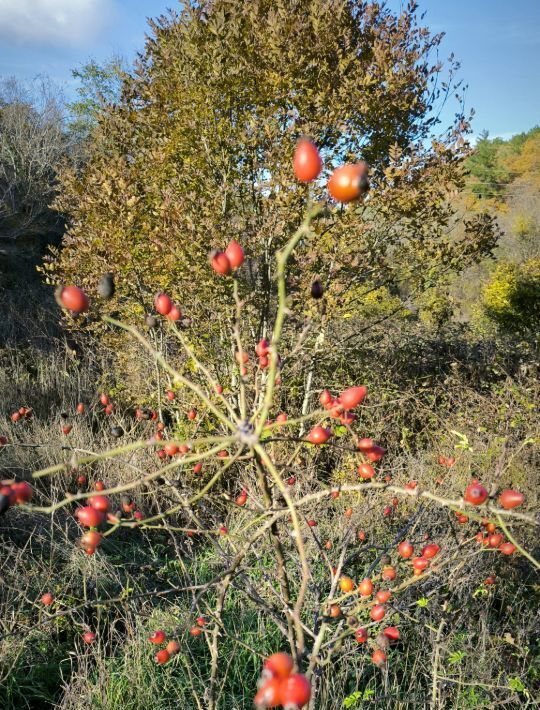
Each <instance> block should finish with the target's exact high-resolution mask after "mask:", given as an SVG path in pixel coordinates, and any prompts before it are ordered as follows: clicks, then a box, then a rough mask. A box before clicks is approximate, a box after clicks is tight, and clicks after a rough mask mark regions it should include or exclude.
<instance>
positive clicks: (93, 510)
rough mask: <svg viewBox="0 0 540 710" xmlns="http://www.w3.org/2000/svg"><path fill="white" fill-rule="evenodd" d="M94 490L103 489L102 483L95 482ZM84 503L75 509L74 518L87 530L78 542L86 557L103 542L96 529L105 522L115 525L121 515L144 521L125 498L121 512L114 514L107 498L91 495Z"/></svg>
mask: <svg viewBox="0 0 540 710" xmlns="http://www.w3.org/2000/svg"><path fill="white" fill-rule="evenodd" d="M96 489H97V490H103V489H104V484H103V482H102V481H97V482H96ZM86 503H87V504H86V505H84V506H81V507H79V508H77V509H76V511H75V517H76V518H77V520H78V521H79V523H80V524H81V525H82V526H83V527H85V528H89V530H87V531H86V532H85V533H84V534H83V535H82V537H81V538H80V540H79V544H80V546H81V547H82V548H83V549H84V550H85V552H86V554H88V555H93V554H94V552H95V551H96V548H97V547H98V546H99V545H100V544H101V542H102V541H103V535H102V534H101V533H100V532H99V531H98V528H99V527H101V526H102V525H103V523H104V522H105V521H107V522H109V523H111V524H113V525H114V524H117V523H119V522H120V519H121V518H122V517H123V514H125V515H131V516H132V517H133V519H134V520H138V521H140V520H144V515H143V514H142V513H141V512H140V511H139V510H135V503H134V502H133V501H132V500H131V499H130V498H128V497H127V496H122V500H121V510H118V511H117V512H116V513H112V512H111V500H110V498H108V497H107V496H104V495H99V494H98V495H93V496H90V497H89V498H87V499H86Z"/></svg>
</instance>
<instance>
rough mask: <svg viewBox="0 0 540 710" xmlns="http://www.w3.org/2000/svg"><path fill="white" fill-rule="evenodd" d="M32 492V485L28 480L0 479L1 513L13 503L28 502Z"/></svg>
mask: <svg viewBox="0 0 540 710" xmlns="http://www.w3.org/2000/svg"><path fill="white" fill-rule="evenodd" d="M32 494H33V490H32V486H31V485H30V484H29V483H27V482H26V481H0V515H3V514H4V513H5V512H6V511H7V509H8V508H9V507H10V506H12V505H20V504H21V503H28V502H29V501H30V500H31V499H32Z"/></svg>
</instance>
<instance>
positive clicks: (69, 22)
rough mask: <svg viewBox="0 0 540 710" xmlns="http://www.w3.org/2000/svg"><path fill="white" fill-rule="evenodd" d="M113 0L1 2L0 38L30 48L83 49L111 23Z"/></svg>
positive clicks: (0, 0) (27, 0)
mask: <svg viewBox="0 0 540 710" xmlns="http://www.w3.org/2000/svg"><path fill="white" fill-rule="evenodd" d="M113 1H114V0H0V38H1V39H2V40H4V41H8V42H10V43H15V42H16V43H18V44H21V45H25V46H33V45H57V44H60V45H70V46H79V45H84V44H86V43H87V42H89V41H90V40H92V39H93V38H94V37H95V36H96V35H97V34H98V33H99V31H100V30H101V29H102V28H103V27H104V26H105V24H107V21H108V20H110V18H111V15H112V10H113Z"/></svg>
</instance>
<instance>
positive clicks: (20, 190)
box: [0, 78, 68, 241]
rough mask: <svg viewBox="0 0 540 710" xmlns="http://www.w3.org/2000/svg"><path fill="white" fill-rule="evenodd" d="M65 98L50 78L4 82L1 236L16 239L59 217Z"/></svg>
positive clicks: (0, 97) (0, 99) (0, 96)
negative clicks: (55, 210) (54, 202)
mask: <svg viewBox="0 0 540 710" xmlns="http://www.w3.org/2000/svg"><path fill="white" fill-rule="evenodd" d="M63 119H64V113H63V101H62V96H61V94H60V93H59V91H58V89H57V88H56V87H55V86H54V85H53V84H52V83H51V82H50V81H48V80H47V79H43V78H40V79H38V80H36V81H35V82H33V83H32V84H30V85H29V86H25V85H24V84H22V83H21V82H19V81H17V80H16V79H5V80H3V81H2V82H1V83H0V234H1V235H2V237H3V238H4V239H7V240H10V241H12V240H16V239H17V238H18V237H20V236H21V235H23V234H26V233H28V232H30V233H32V232H39V231H40V230H43V229H46V228H47V226H50V224H51V223H53V224H54V222H57V221H58V215H57V214H55V213H53V212H52V210H51V209H50V203H51V202H52V200H53V199H54V196H55V195H56V190H57V173H58V170H59V168H60V164H61V163H62V161H63V160H64V158H65V157H66V154H67V151H68V142H67V140H66V136H65V132H64V120H63Z"/></svg>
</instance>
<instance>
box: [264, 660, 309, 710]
mask: <svg viewBox="0 0 540 710" xmlns="http://www.w3.org/2000/svg"><path fill="white" fill-rule="evenodd" d="M293 670H294V662H293V659H292V658H291V656H289V654H288V653H283V652H280V653H274V654H272V655H271V656H269V658H267V659H266V661H265V662H264V665H263V671H262V674H261V678H260V681H259V684H258V688H259V689H258V691H257V694H256V695H255V698H254V699H253V701H254V703H255V707H256V708H257V709H258V710H265V709H266V708H276V707H278V706H283V708H284V709H285V710H298V709H299V708H303V707H304V706H305V705H307V704H308V702H309V699H310V698H311V685H310V682H309V681H308V679H307V678H306V676H305V675H302V674H301V673H293Z"/></svg>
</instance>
